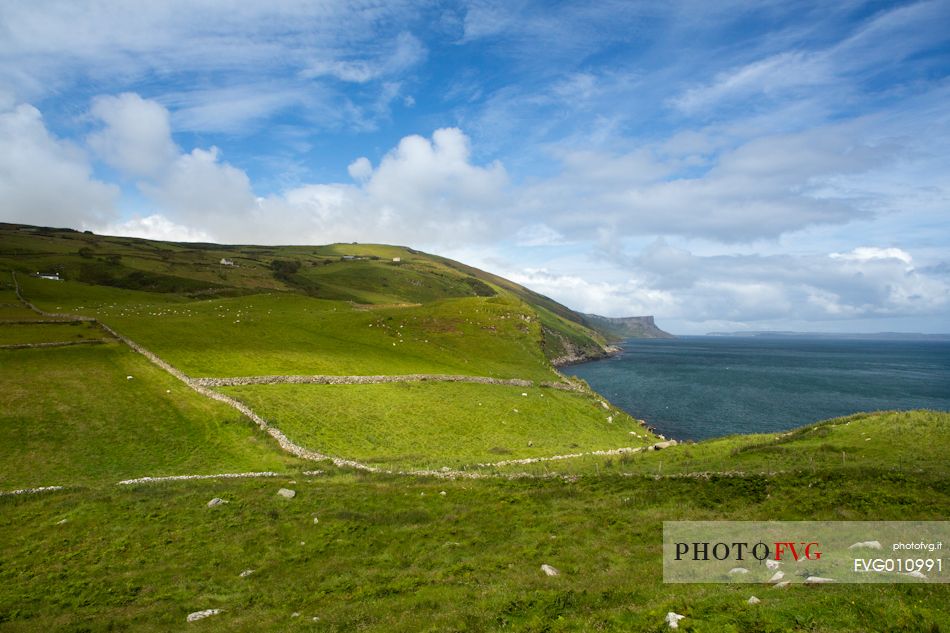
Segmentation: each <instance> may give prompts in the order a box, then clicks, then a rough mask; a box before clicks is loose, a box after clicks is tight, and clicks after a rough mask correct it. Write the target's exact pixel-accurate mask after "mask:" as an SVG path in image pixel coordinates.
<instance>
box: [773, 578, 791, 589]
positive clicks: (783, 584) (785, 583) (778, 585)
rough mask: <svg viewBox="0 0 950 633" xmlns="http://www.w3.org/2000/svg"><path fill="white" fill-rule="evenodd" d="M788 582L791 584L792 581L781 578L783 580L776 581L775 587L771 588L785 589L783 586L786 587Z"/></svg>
mask: <svg viewBox="0 0 950 633" xmlns="http://www.w3.org/2000/svg"><path fill="white" fill-rule="evenodd" d="M790 584H792V581H791V580H783V581H782V582H780V583H776V585H775V587H773V589H785V588H786V587H788V586H789V585H790Z"/></svg>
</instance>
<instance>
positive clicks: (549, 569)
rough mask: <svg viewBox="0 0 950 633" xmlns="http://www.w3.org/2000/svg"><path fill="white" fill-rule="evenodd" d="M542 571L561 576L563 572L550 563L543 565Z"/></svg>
mask: <svg viewBox="0 0 950 633" xmlns="http://www.w3.org/2000/svg"><path fill="white" fill-rule="evenodd" d="M541 571H543V572H544V573H545V574H547V575H548V576H559V575H560V574H561V572H559V571H558V570H557V569H555V568H554V567H551V566H550V565H548V564H544V565H541Z"/></svg>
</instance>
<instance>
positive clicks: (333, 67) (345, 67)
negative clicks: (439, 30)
mask: <svg viewBox="0 0 950 633" xmlns="http://www.w3.org/2000/svg"><path fill="white" fill-rule="evenodd" d="M427 54H428V51H427V50H426V47H425V46H424V45H423V44H422V42H421V41H419V39H418V38H416V37H415V36H414V35H412V34H411V33H409V32H406V31H403V32H402V33H400V34H399V35H398V36H397V37H396V38H395V40H394V41H393V42H392V47H391V48H390V49H389V50H388V51H385V53H380V52H377V53H376V54H374V55H373V57H372V58H370V59H356V60H340V59H320V60H316V61H314V62H312V63H311V64H310V65H309V66H308V67H307V68H306V69H304V70H303V72H302V75H303V76H304V77H311V78H312V77H323V76H330V77H336V78H337V79H339V80H340V81H347V82H352V83H360V84H361V83H366V82H368V81H372V80H374V79H379V78H381V77H387V76H392V75H397V74H399V73H401V72H403V71H405V70H407V69H409V68H411V67H413V66H415V65H416V64H418V63H419V62H421V61H422V60H424V59H425V58H426V55H427Z"/></svg>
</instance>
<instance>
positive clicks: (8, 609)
mask: <svg viewBox="0 0 950 633" xmlns="http://www.w3.org/2000/svg"><path fill="white" fill-rule="evenodd" d="M292 481H293V482H294V483H290V480H278V481H274V480H260V481H201V482H188V483H173V484H160V485H154V486H142V487H137V488H134V489H120V490H107V491H90V492H87V493H78V492H76V493H72V492H61V493H51V494H48V495H45V496H43V497H32V498H0V530H2V532H3V533H4V534H5V535H8V536H7V537H6V538H4V539H3V540H2V541H0V559H2V561H3V563H4V564H3V565H2V566H0V622H2V624H0V629H2V630H5V631H33V630H87V631H106V630H126V629H130V630H137V631H167V630H184V628H185V627H186V624H185V617H186V615H187V614H188V613H190V612H193V611H198V610H203V609H210V608H216V609H222V610H223V612H222V613H221V614H219V615H217V616H214V617H211V618H209V619H207V620H204V621H202V622H200V623H197V624H194V625H188V630H191V629H192V628H194V629H195V630H208V631H211V630H213V631H261V630H281V631H355V630H366V631H387V632H400V631H405V632H416V631H499V630H510V631H532V632H539V631H624V632H626V631H656V632H660V631H665V630H668V629H667V627H666V624H665V623H664V618H665V615H666V613H667V612H668V611H675V612H676V613H680V614H684V615H686V619H685V620H683V621H682V622H681V629H682V630H685V631H714V632H719V631H750V632H751V631H762V632H775V633H780V632H787V631H802V632H804V631H808V632H825V631H890V632H898V631H906V632H908V633H919V632H921V631H925V632H930V631H941V630H944V631H945V630H948V627H950V614H948V611H947V610H946V604H947V601H948V599H950V587H948V586H947V585H915V584H911V585H847V586H820V587H802V586H797V587H791V588H789V589H787V590H784V591H783V590H776V589H772V588H768V587H764V586H761V585H759V586H749V585H743V586H728V585H664V584H663V583H662V582H661V578H662V570H661V562H660V543H661V531H662V521H663V520H680V519H691V520H692V519H711V520H715V519H730V520H754V519H759V520H766V519H775V518H782V519H804V518H807V519H818V518H825V519H834V518H838V517H840V516H842V515H844V516H849V517H867V518H874V519H895V520H896V519H943V518H945V513H944V512H943V511H942V509H945V508H946V507H947V504H948V502H950V499H948V496H947V495H948V493H947V489H946V486H945V484H944V485H943V487H942V488H941V487H938V486H936V485H935V484H934V482H932V481H927V480H922V479H918V478H917V477H915V476H913V475H910V476H908V477H907V479H906V480H905V481H904V482H902V485H901V490H902V492H901V494H902V496H904V497H906V498H907V499H908V500H911V499H914V500H919V499H924V498H926V499H928V500H929V503H927V504H920V503H915V504H908V505H895V504H894V503H893V484H889V483H888V482H886V481H882V480H874V479H873V478H871V477H865V478H862V479H859V480H855V479H853V478H851V477H841V476H838V475H837V474H835V472H834V471H820V472H818V473H815V474H811V475H808V476H804V475H797V476H789V477H780V478H761V477H757V478H748V479H729V478H721V479H715V480H710V481H705V480H703V481H692V480H690V481H684V480H675V479H664V480H660V481H654V480H652V479H648V478H630V477H617V476H608V475H603V474H602V475H600V476H599V477H587V478H581V479H579V480H577V481H575V482H564V481H559V480H558V481H518V482H505V481H477V482H451V481H426V480H415V479H411V478H396V479H393V478H386V477H380V476H353V475H350V474H345V473H339V474H337V473H334V472H332V471H331V473H329V474H327V475H324V476H320V477H318V478H316V479H313V480H308V479H304V478H302V477H299V476H298V477H296V478H295V479H294V480H292ZM816 482H823V484H824V485H822V486H821V494H816V493H815V492H814V490H815V489H814V485H815V484H816ZM869 482H873V483H870V484H869ZM869 485H870V487H871V488H870V490H869V489H868V486H869ZM280 486H287V487H290V488H293V489H295V490H296V491H297V497H296V498H295V499H293V500H286V499H282V498H280V497H278V496H277V495H276V491H277V488H278V487H280ZM809 486H812V487H809ZM442 492H444V493H445V494H444V495H443V494H442ZM881 492H888V493H890V494H887V495H881V494H877V493H881ZM212 497H221V498H224V499H227V500H229V501H230V503H228V504H226V505H224V506H219V507H217V508H207V507H206V505H205V504H206V502H207V500H208V499H211V498H212ZM314 518H317V519H318V522H316V523H315V522H314V520H313V519H314ZM63 519H66V523H64V524H59V522H60V521H62V520H63ZM67 552H68V557H66V558H64V556H63V554H64V553H67ZM541 564H549V565H553V566H554V567H555V568H557V569H558V570H560V572H561V575H560V576H557V577H553V578H552V577H547V576H545V575H544V573H542V571H541V570H540V565H541ZM246 569H252V570H254V573H253V574H251V575H249V576H247V577H241V576H240V573H241V572H242V571H243V570H246ZM750 595H756V596H758V597H759V598H760V599H761V600H762V603H761V604H758V605H755V606H751V605H748V604H746V600H747V599H748V598H749V596H750ZM294 614H299V615H298V616H297V617H295V616H294ZM315 618H316V619H315Z"/></svg>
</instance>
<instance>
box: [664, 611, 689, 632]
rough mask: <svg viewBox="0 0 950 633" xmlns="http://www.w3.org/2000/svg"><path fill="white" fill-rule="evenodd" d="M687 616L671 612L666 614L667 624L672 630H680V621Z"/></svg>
mask: <svg viewBox="0 0 950 633" xmlns="http://www.w3.org/2000/svg"><path fill="white" fill-rule="evenodd" d="M685 617H686V616H685V615H680V614H679V613H673V612H672V611H670V612H669V613H667V614H666V623H667V624H668V625H669V626H670V628H671V629H678V628H680V620H682V619H683V618H685Z"/></svg>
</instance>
